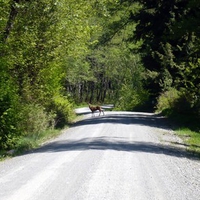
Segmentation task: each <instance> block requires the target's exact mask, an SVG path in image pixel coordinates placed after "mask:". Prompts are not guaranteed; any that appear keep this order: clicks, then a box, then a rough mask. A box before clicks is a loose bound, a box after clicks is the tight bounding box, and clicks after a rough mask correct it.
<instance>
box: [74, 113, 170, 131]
mask: <svg viewBox="0 0 200 200" xmlns="http://www.w3.org/2000/svg"><path fill="white" fill-rule="evenodd" d="M115 113H117V112H115ZM101 123H110V124H125V125H130V124H138V125H142V126H150V127H157V128H166V129H169V126H171V125H170V124H169V122H168V121H167V119H166V118H165V117H163V116H160V115H157V114H153V113H134V112H124V114H113V113H112V112H109V113H108V114H106V115H104V116H103V115H101V116H98V114H96V117H89V118H86V119H84V120H81V121H79V122H77V123H75V124H74V125H73V126H84V125H94V124H101Z"/></svg>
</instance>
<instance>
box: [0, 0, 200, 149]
mask: <svg viewBox="0 0 200 200" xmlns="http://www.w3.org/2000/svg"><path fill="white" fill-rule="evenodd" d="M0 55H1V56H0V151H5V150H7V151H8V150H10V149H13V148H16V146H18V145H19V143H23V142H24V140H25V139H24V138H29V137H35V138H37V137H39V135H40V134H42V133H43V132H45V131H46V130H53V129H55V128H57V127H63V126H65V124H68V123H70V122H71V121H72V119H73V118H74V115H75V114H74V108H75V106H77V105H80V104H84V103H88V102H90V103H92V104H103V103H112V104H114V105H115V109H116V110H130V111H151V112H152V111H157V112H161V113H163V114H165V115H168V116H169V115H173V114H181V115H186V116H187V117H188V116H192V117H194V119H195V121H196V122H197V123H199V122H200V1H199V0H168V1H164V0H101V1H100V0H90V1H84V0H34V1H27V0H0ZM197 131H198V132H199V131H200V129H198V130H197ZM22 138H23V140H22ZM22 146H23V144H22Z"/></svg>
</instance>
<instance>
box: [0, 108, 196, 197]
mask: <svg viewBox="0 0 200 200" xmlns="http://www.w3.org/2000/svg"><path fill="white" fill-rule="evenodd" d="M172 143H173V145H172ZM174 144H176V146H174ZM199 188H200V162H199V160H197V159H195V158H194V157H191V156H190V155H188V154H187V153H186V151H185V147H184V145H183V144H182V141H181V140H180V139H179V138H178V137H177V136H175V135H173V132H172V131H171V130H170V129H168V128H167V124H166V121H165V119H164V118H162V117H160V116H157V115H154V114H151V113H135V112H106V115H105V116H100V117H99V116H98V117H97V114H96V117H91V114H86V115H85V118H84V120H81V121H79V122H77V123H76V124H74V125H73V126H72V127H71V128H69V129H68V130H66V131H64V132H63V134H62V135H60V136H59V137H58V138H56V139H55V140H54V141H51V142H49V143H48V144H46V145H44V146H42V147H41V148H39V149H37V150H34V151H33V152H30V153H27V154H25V155H22V156H18V157H15V158H12V159H9V160H6V161H3V162H1V163H0V197H1V198H0V199H1V200H15V199H20V200H28V199H29V200H38V199H40V200H53V199H54V200H61V199H63V200H64V199H67V200H78V199H80V200H84V199H85V200H90V199H95V200H103V199H105V200H122V199H123V200H126V199H127V200H128V199H130V200H134V199H135V200H145V199H148V200H151V199H152V200H161V199H162V200H172V199H176V200H186V199H192V200H197V199H199V196H200V189H199Z"/></svg>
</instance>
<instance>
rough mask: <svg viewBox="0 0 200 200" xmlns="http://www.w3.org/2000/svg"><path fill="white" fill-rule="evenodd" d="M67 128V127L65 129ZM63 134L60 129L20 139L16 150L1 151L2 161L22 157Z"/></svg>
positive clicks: (0, 158)
mask: <svg viewBox="0 0 200 200" xmlns="http://www.w3.org/2000/svg"><path fill="white" fill-rule="evenodd" d="M65 128H67V127H65ZM59 134H61V130H60V129H49V130H47V131H44V132H42V133H40V134H32V135H29V136H24V137H20V138H19V139H18V140H17V142H16V145H15V148H14V149H13V150H10V151H0V161H2V160H5V159H8V158H10V157H13V156H16V155H20V154H22V153H24V152H26V151H29V150H33V149H35V148H38V147H39V146H41V145H42V144H43V143H45V142H46V141H48V140H50V139H53V138H55V137H56V136H58V135H59Z"/></svg>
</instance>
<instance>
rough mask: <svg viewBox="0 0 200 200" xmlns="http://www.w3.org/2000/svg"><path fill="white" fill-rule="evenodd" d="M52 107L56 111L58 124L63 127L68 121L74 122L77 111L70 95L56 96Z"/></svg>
mask: <svg viewBox="0 0 200 200" xmlns="http://www.w3.org/2000/svg"><path fill="white" fill-rule="evenodd" d="M51 107H52V109H53V110H54V111H55V112H56V126H59V127H63V126H64V125H66V123H68V122H72V120H73V118H74V116H75V113H74V111H73V104H72V103H71V102H70V101H69V98H68V97H66V96H56V97H54V99H53V103H52V106H51Z"/></svg>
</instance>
